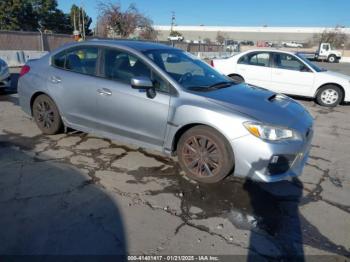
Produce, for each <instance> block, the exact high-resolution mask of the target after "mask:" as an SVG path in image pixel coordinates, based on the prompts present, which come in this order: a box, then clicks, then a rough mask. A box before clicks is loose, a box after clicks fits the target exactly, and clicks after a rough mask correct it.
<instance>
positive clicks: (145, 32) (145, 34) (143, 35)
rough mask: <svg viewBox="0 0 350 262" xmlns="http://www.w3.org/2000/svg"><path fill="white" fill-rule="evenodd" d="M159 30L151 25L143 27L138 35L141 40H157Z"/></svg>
mask: <svg viewBox="0 0 350 262" xmlns="http://www.w3.org/2000/svg"><path fill="white" fill-rule="evenodd" d="M158 34H159V32H158V31H157V30H155V29H154V28H153V27H152V26H148V27H145V28H144V29H142V30H141V32H140V34H139V36H140V39H143V40H152V41H154V40H157V38H158Z"/></svg>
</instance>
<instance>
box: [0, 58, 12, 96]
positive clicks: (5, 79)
mask: <svg viewBox="0 0 350 262" xmlns="http://www.w3.org/2000/svg"><path fill="white" fill-rule="evenodd" d="M10 85H11V78H10V71H9V67H8V65H7V63H6V62H5V61H4V60H3V59H1V58H0V89H4V88H8V87H10Z"/></svg>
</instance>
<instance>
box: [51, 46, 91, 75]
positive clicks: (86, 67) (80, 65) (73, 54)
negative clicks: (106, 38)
mask: <svg viewBox="0 0 350 262" xmlns="http://www.w3.org/2000/svg"><path fill="white" fill-rule="evenodd" d="M97 61H98V48H97V47H79V48H74V49H70V50H65V51H63V52H61V53H58V54H57V55H55V56H54V57H53V59H52V64H53V65H54V66H55V67H58V68H62V69H66V70H69V71H72V72H77V73H81V74H86V75H96V69H97Z"/></svg>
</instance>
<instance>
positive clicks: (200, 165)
mask: <svg viewBox="0 0 350 262" xmlns="http://www.w3.org/2000/svg"><path fill="white" fill-rule="evenodd" d="M176 151H177V155H178V158H179V163H180V166H181V168H182V170H184V171H185V173H186V175H187V176H188V177H190V178H192V179H194V180H197V181H199V182H202V183H216V182H219V181H220V180H222V179H224V178H225V177H226V176H227V175H229V174H230V172H231V171H232V169H233V166H234V156H233V152H232V149H231V148H230V145H229V144H228V142H227V141H226V139H225V138H224V137H223V136H222V135H221V134H220V133H218V132H217V131H216V130H214V129H213V128H211V127H208V126H203V125H199V126H195V127H193V128H191V129H189V130H187V131H186V132H185V133H184V134H183V135H182V136H181V138H180V139H179V142H178V145H177V150H176Z"/></svg>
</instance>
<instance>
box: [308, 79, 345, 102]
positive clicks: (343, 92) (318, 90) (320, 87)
mask: <svg viewBox="0 0 350 262" xmlns="http://www.w3.org/2000/svg"><path fill="white" fill-rule="evenodd" d="M328 85H333V86H337V87H339V88H340V90H341V91H342V95H343V97H342V100H341V101H340V103H343V102H344V98H345V90H344V88H343V87H342V86H341V85H339V84H336V83H326V84H323V85H321V86H319V87H318V88H317V90H316V92H315V94H314V99H316V98H317V95H318V93H319V92H320V90H321V89H322V88H323V87H325V86H328Z"/></svg>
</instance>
